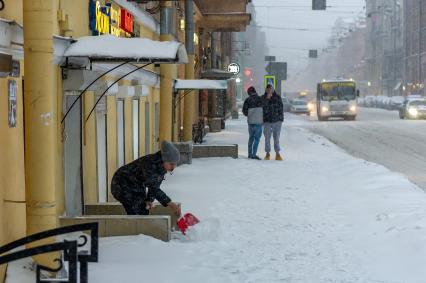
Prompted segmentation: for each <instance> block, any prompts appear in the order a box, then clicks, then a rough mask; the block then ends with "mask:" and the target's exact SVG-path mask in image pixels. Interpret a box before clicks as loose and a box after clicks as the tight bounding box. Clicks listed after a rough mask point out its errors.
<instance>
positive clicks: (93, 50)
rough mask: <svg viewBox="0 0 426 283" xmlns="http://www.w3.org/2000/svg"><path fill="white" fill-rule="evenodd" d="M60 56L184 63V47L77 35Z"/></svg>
mask: <svg viewBox="0 0 426 283" xmlns="http://www.w3.org/2000/svg"><path fill="white" fill-rule="evenodd" d="M64 56H65V57H67V58H73V57H74V58H88V59H89V60H90V61H102V62H126V61H130V62H137V63H144V62H146V63H148V62H155V63H172V64H179V63H181V64H185V63H188V55H187V53H186V49H185V46H184V45H183V44H182V43H180V42H177V41H154V40H150V39H146V38H120V37H115V36H112V35H101V36H85V37H81V38H79V39H77V41H76V42H75V43H73V44H71V45H70V47H69V48H68V49H67V50H66V51H65V53H64Z"/></svg>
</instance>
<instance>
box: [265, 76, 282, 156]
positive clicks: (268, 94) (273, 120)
mask: <svg viewBox="0 0 426 283" xmlns="http://www.w3.org/2000/svg"><path fill="white" fill-rule="evenodd" d="M262 98H263V134H264V135H265V151H266V156H265V160H270V159H271V154H270V153H271V136H273V137H274V150H275V154H276V156H275V160H283V159H282V157H281V155H280V151H281V148H280V135H281V126H282V123H283V121H284V107H283V101H282V99H281V96H279V95H278V94H277V93H276V92H275V90H274V88H273V87H272V85H270V84H268V85H267V86H266V91H265V94H264V95H263V96H262Z"/></svg>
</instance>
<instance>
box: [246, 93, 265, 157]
mask: <svg viewBox="0 0 426 283" xmlns="http://www.w3.org/2000/svg"><path fill="white" fill-rule="evenodd" d="M247 93H248V95H249V97H248V98H247V99H246V100H245V101H244V105H243V114H244V115H245V116H247V124H248V131H249V140H248V158H250V159H257V160H260V158H259V156H257V148H258V146H259V142H260V137H261V136H262V124H263V100H262V97H260V96H259V95H258V94H257V92H256V89H255V88H254V87H252V86H251V87H249V88H248V90H247Z"/></svg>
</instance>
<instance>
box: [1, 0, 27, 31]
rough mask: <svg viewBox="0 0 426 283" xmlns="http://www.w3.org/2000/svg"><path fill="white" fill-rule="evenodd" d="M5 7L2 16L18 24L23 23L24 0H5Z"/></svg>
mask: <svg viewBox="0 0 426 283" xmlns="http://www.w3.org/2000/svg"><path fill="white" fill-rule="evenodd" d="M3 2H4V9H3V11H0V18H2V19H7V20H13V21H15V22H17V23H18V24H20V25H22V24H23V16H22V15H23V13H22V11H23V1H22V0H3Z"/></svg>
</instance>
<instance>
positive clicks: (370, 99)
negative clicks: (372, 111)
mask: <svg viewBox="0 0 426 283" xmlns="http://www.w3.org/2000/svg"><path fill="white" fill-rule="evenodd" d="M364 106H365V107H375V106H376V97H375V96H373V95H368V96H366V97H365V99H364Z"/></svg>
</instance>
